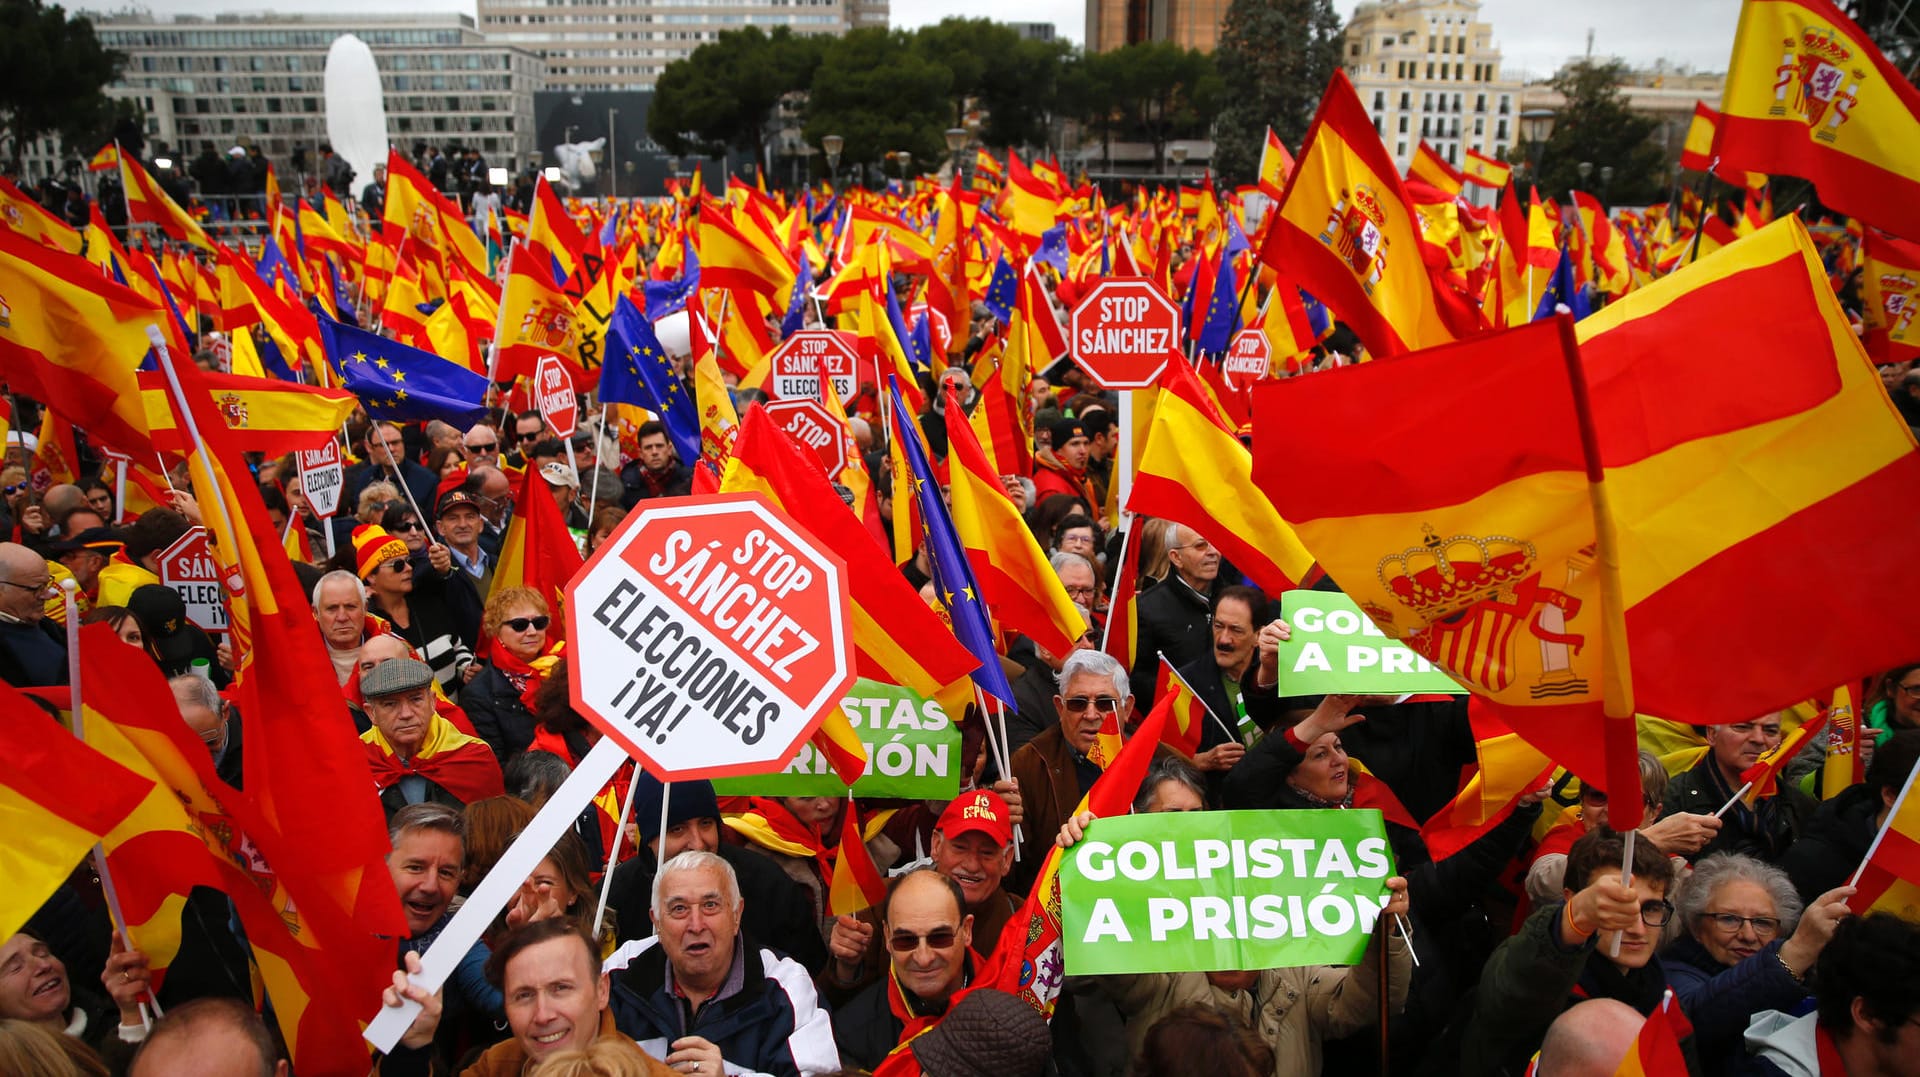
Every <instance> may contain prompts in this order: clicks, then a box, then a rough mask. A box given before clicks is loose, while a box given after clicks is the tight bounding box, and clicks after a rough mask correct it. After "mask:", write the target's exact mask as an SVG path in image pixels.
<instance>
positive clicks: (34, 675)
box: [0, 542, 67, 688]
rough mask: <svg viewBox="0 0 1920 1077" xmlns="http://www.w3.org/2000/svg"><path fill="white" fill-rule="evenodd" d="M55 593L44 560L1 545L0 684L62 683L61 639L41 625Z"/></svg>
mask: <svg viewBox="0 0 1920 1077" xmlns="http://www.w3.org/2000/svg"><path fill="white" fill-rule="evenodd" d="M54 594H55V588H54V585H53V576H52V573H51V572H50V571H49V570H48V568H47V559H46V558H44V557H42V556H40V555H39V554H37V553H34V552H33V551H32V550H30V549H28V548H26V547H25V546H22V545H20V544H19V543H17V542H0V681H5V682H7V683H8V684H11V685H13V686H14V687H15V688H34V687H44V686H47V685H53V684H65V683H67V647H66V641H65V638H64V637H62V636H61V635H60V633H59V632H58V631H57V630H55V629H54V628H53V626H51V625H49V624H47V623H46V614H47V611H46V601H47V599H49V598H52V597H53V596H54Z"/></svg>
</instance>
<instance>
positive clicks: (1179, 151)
mask: <svg viewBox="0 0 1920 1077" xmlns="http://www.w3.org/2000/svg"><path fill="white" fill-rule="evenodd" d="M1187 152H1188V151H1187V148H1186V147H1185V146H1174V147H1173V148H1171V149H1169V150H1168V151H1167V156H1169V157H1171V158H1173V184H1174V186H1176V187H1178V186H1179V185H1180V168H1181V166H1182V165H1184V164H1186V163H1187Z"/></svg>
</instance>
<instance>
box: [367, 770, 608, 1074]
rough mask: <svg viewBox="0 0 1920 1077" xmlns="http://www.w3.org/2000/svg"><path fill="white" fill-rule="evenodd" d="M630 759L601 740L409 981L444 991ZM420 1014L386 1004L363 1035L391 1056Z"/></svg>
mask: <svg viewBox="0 0 1920 1077" xmlns="http://www.w3.org/2000/svg"><path fill="white" fill-rule="evenodd" d="M626 761H627V753H626V751H625V750H624V749H622V748H621V747H620V745H619V744H618V743H617V742H615V741H614V739H613V738H612V737H602V738H600V741H599V743H597V744H595V745H594V746H593V748H592V750H591V751H589V752H587V755H586V758H584V759H582V760H580V765H579V766H577V767H575V768H573V773H572V774H569V775H567V780H566V781H564V782H562V783H560V788H558V789H556V790H554V791H553V796H552V797H550V798H548V800H547V803H546V804H545V805H544V806H543V807H541V809H540V814H538V815H536V816H534V817H533V819H532V821H530V822H529V823H527V825H526V828H525V829H523V830H521V831H520V836H519V837H518V838H516V839H514V842H513V844H512V845H511V846H509V847H508V848H507V852H506V855H504V856H502V857H501V858H500V861H499V863H497V864H495V865H494V866H493V870H492V871H490V872H488V873H487V877H486V878H484V879H482V880H480V885H479V886H476V887H474V889H473V894H472V896H471V897H469V898H467V901H466V903H465V904H464V905H461V906H460V911H459V912H456V913H454V914H453V919H452V920H451V921H449V922H448V924H447V926H446V930H444V931H442V932H440V937H439V938H438V939H435V940H434V943H433V946H432V947H431V948H430V949H428V950H427V952H426V953H424V954H422V955H420V974H419V975H417V976H412V977H409V979H411V980H412V981H413V983H414V984H415V985H416V986H418V987H423V988H425V989H427V990H428V991H438V990H439V989H440V985H442V984H444V983H446V982H447V977H449V976H451V975H453V970H454V969H455V968H457V967H458V966H459V964H460V960H461V959H462V958H464V957H466V956H467V951H468V950H471V949H473V944H474V943H476V942H478V941H480V933H481V932H483V931H485V930H486V929H487V925H488V924H491V923H492V922H493V918H494V916H495V915H497V914H498V913H499V912H500V910H501V909H504V908H506V906H507V902H508V901H509V900H511V899H512V898H513V895H514V892H515V891H517V890H519V889H520V884H521V883H523V882H525V881H526V880H527V876H528V875H529V874H531V873H532V871H533V869H534V868H535V867H536V866H538V865H539V863H540V861H541V860H543V859H545V857H546V855H547V854H548V853H550V852H552V851H553V846H554V843H555V842H558V841H559V840H560V836H561V835H562V834H564V833H566V832H567V830H568V829H569V828H571V827H572V826H573V821H574V820H575V819H577V818H579V816H580V813H581V812H582V811H584V810H585V809H586V807H587V805H588V804H591V803H592V802H593V798H594V796H595V795H596V794H598V793H599V792H600V790H601V789H602V788H604V787H605V786H606V784H607V782H608V781H609V780H611V779H612V778H613V775H614V772H616V771H618V770H619V769H620V764H622V763H624V762H626ZM419 1013H420V1004H419V1003H417V1002H414V1001H412V1000H411V999H403V1000H402V1005H400V1006H382V1007H381V1008H380V1012H379V1013H377V1014H375V1015H374V1017H373V1020H372V1021H371V1022H369V1023H368V1025H367V1029H366V1031H365V1032H363V1033H361V1035H363V1036H364V1037H366V1040H367V1042H368V1043H371V1044H373V1046H374V1047H375V1048H376V1049H377V1050H379V1051H380V1053H382V1054H386V1053H387V1052H389V1051H392V1050H393V1045H394V1044H396V1043H399V1042H400V1037H401V1036H404V1035H406V1032H407V1027H408V1026H410V1025H412V1024H413V1019H414V1017H415V1016H417V1015H418V1014H419Z"/></svg>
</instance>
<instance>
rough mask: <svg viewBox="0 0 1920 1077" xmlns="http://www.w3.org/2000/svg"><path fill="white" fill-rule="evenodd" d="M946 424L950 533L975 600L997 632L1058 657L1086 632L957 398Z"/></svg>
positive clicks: (950, 402) (953, 397)
mask: <svg viewBox="0 0 1920 1077" xmlns="http://www.w3.org/2000/svg"><path fill="white" fill-rule="evenodd" d="M946 422H947V447H948V456H947V466H948V471H949V478H950V485H949V487H948V489H949V491H950V499H951V501H950V503H951V506H952V510H953V529H954V532H955V533H956V534H958V535H959V537H960V544H961V545H962V546H964V547H965V548H966V551H967V561H968V563H969V564H971V565H972V566H973V575H974V578H975V579H976V580H977V581H978V582H979V584H980V597H981V598H983V599H984V600H986V603H987V607H988V609H990V610H991V611H992V613H993V619H994V620H995V621H996V622H998V624H999V625H1000V627H1001V628H1002V629H1003V630H1006V631H1011V632H1019V633H1021V634H1023V635H1025V636H1026V637H1027V638H1028V639H1031V640H1032V641H1033V642H1034V643H1035V644H1038V645H1039V646H1041V647H1044V648H1046V649H1047V650H1048V651H1051V652H1053V653H1054V654H1057V655H1062V656H1064V655H1066V654H1067V653H1068V652H1069V651H1071V650H1073V648H1074V645H1075V644H1076V643H1078V642H1079V640H1080V637H1081V636H1083V635H1085V634H1086V632H1087V622H1086V620H1085V619H1084V618H1082V617H1081V616H1080V613H1079V611H1078V610H1076V609H1074V602H1073V599H1071V598H1069V597H1067V591H1066V588H1065V587H1063V586H1061V584H1060V577H1059V576H1058V575H1056V574H1055V573H1054V571H1053V566H1052V565H1051V564H1049V563H1048V561H1047V555H1046V551H1044V550H1042V549H1041V548H1040V544H1039V543H1038V542H1036V541H1035V540H1034V536H1033V531H1032V530H1031V529H1030V528H1028V527H1027V524H1026V521H1025V520H1024V519H1022V518H1021V515H1020V510H1019V509H1017V508H1015V507H1014V505H1013V502H1012V501H1011V500H1009V499H1008V497H1007V491H1006V488H1005V487H1003V486H1001V485H1000V478H999V476H998V475H997V474H995V472H994V470H993V468H992V467H991V466H989V465H988V463H987V457H986V453H984V452H982V451H981V449H980V442H979V439H977V438H975V437H974V435H973V427H972V425H971V424H970V423H969V422H968V421H967V415H966V412H965V410H964V409H963V408H961V406H960V401H959V398H958V396H956V395H953V394H951V393H949V396H948V399H947V408H946Z"/></svg>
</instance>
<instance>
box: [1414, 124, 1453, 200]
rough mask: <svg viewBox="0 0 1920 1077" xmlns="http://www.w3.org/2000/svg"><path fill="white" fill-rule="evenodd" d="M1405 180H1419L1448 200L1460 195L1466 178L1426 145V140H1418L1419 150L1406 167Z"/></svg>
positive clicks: (1437, 152) (1436, 151)
mask: <svg viewBox="0 0 1920 1077" xmlns="http://www.w3.org/2000/svg"><path fill="white" fill-rule="evenodd" d="M1407 178H1408V179H1410V180H1419V181H1420V182H1422V183H1424V184H1426V185H1427V186H1429V187H1432V188H1433V189H1434V190H1436V191H1439V192H1441V193H1442V194H1445V195H1447V196H1448V197H1449V198H1451V197H1454V196H1456V195H1458V194H1459V193H1460V188H1461V187H1462V186H1464V185H1465V184H1466V182H1467V181H1466V177H1465V176H1463V175H1461V174H1460V171H1459V170H1458V169H1456V168H1454V167H1453V166H1452V165H1450V164H1448V163H1447V159H1446V158H1444V157H1442V156H1440V152H1439V151H1438V150H1436V149H1434V148H1433V147H1432V146H1429V145H1427V140H1426V139H1424V138H1423V139H1421V140H1420V148H1419V149H1417V150H1415V151H1413V161H1412V162H1411V163H1410V164H1408V165H1407Z"/></svg>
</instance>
